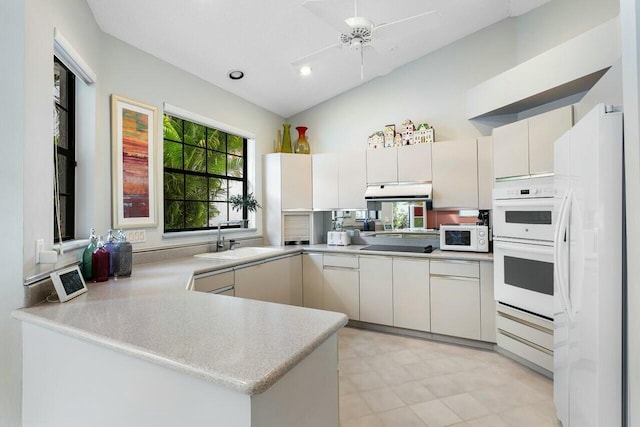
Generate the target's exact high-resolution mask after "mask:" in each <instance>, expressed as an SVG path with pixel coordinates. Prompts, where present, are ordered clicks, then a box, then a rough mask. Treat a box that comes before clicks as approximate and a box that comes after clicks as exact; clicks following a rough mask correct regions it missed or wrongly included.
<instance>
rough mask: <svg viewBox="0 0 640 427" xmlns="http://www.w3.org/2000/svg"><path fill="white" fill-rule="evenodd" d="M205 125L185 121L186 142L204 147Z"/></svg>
mask: <svg viewBox="0 0 640 427" xmlns="http://www.w3.org/2000/svg"><path fill="white" fill-rule="evenodd" d="M205 129H206V128H205V127H204V126H202V125H199V124H197V123H193V122H189V121H187V120H185V121H184V142H185V143H187V144H191V145H197V146H199V147H204V146H205V144H204V138H205Z"/></svg>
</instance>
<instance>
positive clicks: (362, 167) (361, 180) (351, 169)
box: [334, 150, 367, 210]
mask: <svg viewBox="0 0 640 427" xmlns="http://www.w3.org/2000/svg"><path fill="white" fill-rule="evenodd" d="M334 173H335V172H334ZM366 189H367V155H366V153H365V151H364V150H361V151H345V152H341V153H339V154H338V207H339V208H340V209H349V210H351V209H367V202H366V200H365V199H364V192H365V191H366Z"/></svg>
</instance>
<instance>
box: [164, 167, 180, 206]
mask: <svg viewBox="0 0 640 427" xmlns="http://www.w3.org/2000/svg"><path fill="white" fill-rule="evenodd" d="M164 198H165V199H179V200H182V199H184V175H183V174H181V173H170V172H165V174H164Z"/></svg>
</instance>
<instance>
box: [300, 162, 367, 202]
mask: <svg viewBox="0 0 640 427" xmlns="http://www.w3.org/2000/svg"><path fill="white" fill-rule="evenodd" d="M311 159H312V169H313V209H315V210H332V209H338V207H339V205H338V188H339V187H338V154H337V153H323V154H313V155H312V156H311ZM363 194H364V193H363Z"/></svg>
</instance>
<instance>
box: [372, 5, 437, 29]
mask: <svg viewBox="0 0 640 427" xmlns="http://www.w3.org/2000/svg"><path fill="white" fill-rule="evenodd" d="M436 14H437V12H436V11H435V10H430V11H428V12H424V13H419V14H417V15H413V16H409V17H407V18H403V19H398V20H397V21H392V22H386V23H383V24H380V25H375V26H374V27H373V31H374V32H375V31H378V30H381V29H383V28H387V27H390V26H392V25H396V24H401V23H403V22H408V21H413V20H414V19H418V18H423V17H426V16H430V15H436ZM436 16H437V15H436ZM412 24H413V23H412Z"/></svg>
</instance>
